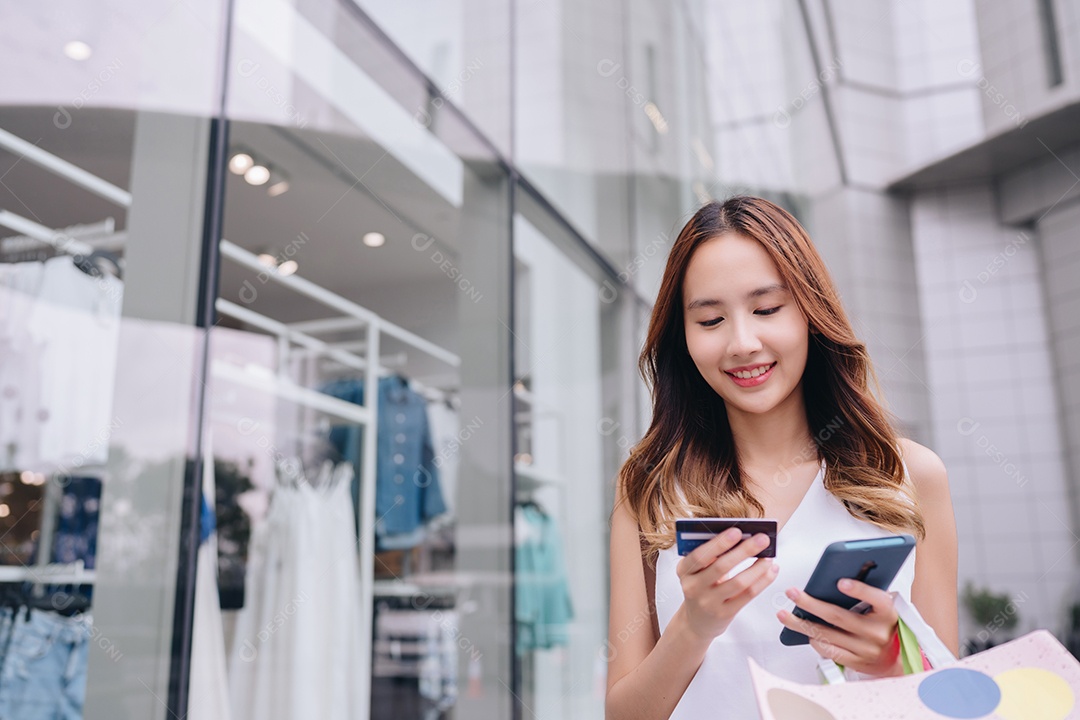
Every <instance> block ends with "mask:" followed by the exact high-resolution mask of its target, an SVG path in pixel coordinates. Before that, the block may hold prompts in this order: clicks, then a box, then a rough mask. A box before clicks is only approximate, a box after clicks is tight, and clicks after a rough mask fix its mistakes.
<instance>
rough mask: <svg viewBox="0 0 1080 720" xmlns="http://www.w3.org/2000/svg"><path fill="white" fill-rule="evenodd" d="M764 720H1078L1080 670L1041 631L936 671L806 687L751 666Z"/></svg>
mask: <svg viewBox="0 0 1080 720" xmlns="http://www.w3.org/2000/svg"><path fill="white" fill-rule="evenodd" d="M748 662H749V663H750V676H751V678H752V679H753V683H754V693H755V694H756V696H757V701H758V706H759V709H760V711H761V717H762V720H922V719H923V718H925V719H926V720H943V719H945V718H986V719H987V720H1066V719H1067V718H1080V707H1077V702H1076V698H1077V695H1078V694H1080V662H1077V660H1076V659H1075V658H1074V657H1073V656H1072V655H1071V654H1070V653H1069V651H1068V650H1066V649H1065V647H1064V646H1063V645H1062V644H1061V643H1060V642H1058V641H1057V639H1056V638H1055V637H1054V636H1053V635H1051V634H1050V633H1049V632H1048V631H1046V630H1036V631H1034V632H1031V633H1028V634H1027V635H1024V636H1023V637H1020V638H1017V639H1016V640H1012V641H1011V642H1008V643H1005V644H1003V645H999V646H998V647H995V648H991V649H990V650H985V651H983V652H981V653H978V654H976V655H971V656H969V657H966V658H963V659H962V660H959V661H957V662H955V663H954V664H949V665H946V666H944V667H938V668H937V669H934V670H928V671H926V672H922V673H917V674H914V675H906V676H904V677H896V678H882V679H877V680H862V681H859V682H841V683H839V684H832V685H805V684H801V683H795V682H790V681H788V680H784V679H782V678H779V677H776V676H775V675H773V674H771V673H769V672H768V671H766V670H764V669H762V668H761V666H759V665H758V664H757V663H755V662H754V661H753V660H752V659H751V660H749V661H748Z"/></svg>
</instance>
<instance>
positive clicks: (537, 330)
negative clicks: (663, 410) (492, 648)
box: [514, 191, 634, 717]
mask: <svg viewBox="0 0 1080 720" xmlns="http://www.w3.org/2000/svg"><path fill="white" fill-rule="evenodd" d="M517 198H518V199H517V202H516V203H515V207H516V208H517V209H518V214H517V215H515V217H514V267H515V270H514V292H515V298H514V320H515V322H514V327H515V332H514V368H515V371H514V378H515V384H514V399H515V413H514V418H515V423H514V427H515V440H516V444H515V455H514V470H515V477H514V488H515V493H514V502H515V522H514V544H515V560H516V564H515V582H514V586H515V618H516V625H517V637H516V638H515V646H516V660H517V667H518V682H519V685H518V687H519V690H518V694H519V697H520V700H521V703H522V706H523V707H524V708H525V710H526V711H527V712H528V713H530V714H532V715H535V716H536V717H600V716H602V715H603V712H604V692H605V687H606V686H605V682H606V673H607V652H606V649H607V645H606V633H607V592H608V591H607V588H608V582H607V547H608V540H607V538H608V515H609V513H610V511H611V506H612V501H613V492H612V489H613V487H614V485H613V483H611V482H609V479H610V478H613V477H614V473H615V468H616V467H617V466H616V463H617V462H618V461H619V459H620V458H619V457H616V455H617V454H618V451H619V448H620V446H621V447H622V448H623V449H625V448H626V447H628V445H629V438H630V437H632V436H633V434H634V433H633V430H632V429H630V428H632V427H633V423H632V422H630V423H629V424H628V423H627V417H624V415H626V414H627V413H629V412H630V408H629V407H628V406H632V404H633V402H632V396H629V399H630V402H629V403H628V402H627V401H626V399H627V397H628V396H626V395H624V394H623V393H622V391H621V390H622V389H621V388H620V387H619V383H618V377H619V373H618V371H617V368H618V367H619V364H620V360H624V359H625V358H626V357H627V356H629V354H630V353H632V350H630V349H629V348H627V347H626V346H625V344H624V343H623V342H621V340H620V338H622V337H625V334H624V333H625V331H624V329H623V328H622V327H621V325H620V323H621V321H622V320H623V313H624V312H625V303H622V302H611V301H610V300H609V299H608V297H607V294H606V293H605V292H603V288H604V287H605V285H604V282H603V281H605V280H608V281H610V278H608V277H607V275H606V273H604V272H603V271H602V270H601V269H600V268H599V267H598V266H597V264H596V263H595V261H590V260H589V259H587V258H585V257H583V255H584V253H582V252H580V244H579V243H577V242H576V240H575V239H572V238H571V236H570V235H569V233H568V232H567V231H566V228H565V226H562V225H560V224H559V223H558V222H557V221H556V220H555V219H554V218H553V217H552V216H551V215H549V214H547V213H546V212H545V211H544V210H542V209H541V208H540V206H539V205H538V204H537V203H536V202H534V201H533V199H532V198H531V197H530V196H529V195H528V194H527V193H525V192H520V191H519V192H518V194H517ZM628 350H629V352H628ZM608 451H616V452H610V453H609V452H608Z"/></svg>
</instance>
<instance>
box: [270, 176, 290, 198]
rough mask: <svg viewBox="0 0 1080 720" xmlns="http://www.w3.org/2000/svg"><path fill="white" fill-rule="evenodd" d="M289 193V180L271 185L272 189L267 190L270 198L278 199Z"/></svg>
mask: <svg viewBox="0 0 1080 720" xmlns="http://www.w3.org/2000/svg"><path fill="white" fill-rule="evenodd" d="M288 191H289V181H288V180H279V181H277V182H276V183H274V184H273V185H271V186H270V187H268V188H266V194H267V195H269V196H270V197H277V196H278V195H281V194H283V193H286V192H288Z"/></svg>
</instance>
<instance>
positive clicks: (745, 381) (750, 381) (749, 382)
mask: <svg viewBox="0 0 1080 720" xmlns="http://www.w3.org/2000/svg"><path fill="white" fill-rule="evenodd" d="M774 369H776V363H773V364H772V365H771V366H770V367H769V369H768V370H766V371H765V372H763V373H761V374H760V375H758V376H757V377H752V378H741V377H735V376H734V375H732V374H731V373H729V372H725V373H724V374H725V375H727V376H728V377H729V378H731V381H732V382H733V383H735V384H736V385H738V386H739V387H757V386H758V385H760V384H761V383H763V382H765V381H766V380H768V379H769V377H770V376H771V375H772V371H773V370H774Z"/></svg>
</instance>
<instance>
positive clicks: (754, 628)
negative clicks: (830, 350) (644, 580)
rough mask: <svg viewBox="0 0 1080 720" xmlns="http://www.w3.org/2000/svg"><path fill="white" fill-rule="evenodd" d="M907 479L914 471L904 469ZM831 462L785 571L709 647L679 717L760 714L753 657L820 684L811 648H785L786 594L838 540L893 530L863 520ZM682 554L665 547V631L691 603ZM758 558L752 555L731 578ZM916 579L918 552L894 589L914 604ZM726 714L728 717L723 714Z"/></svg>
mask: <svg viewBox="0 0 1080 720" xmlns="http://www.w3.org/2000/svg"><path fill="white" fill-rule="evenodd" d="M904 473H905V475H906V474H907V468H906V467H905V469H904ZM824 480H825V462H824V461H822V463H821V469H820V470H819V471H818V474H817V477H815V478H814V482H813V483H812V484H811V485H810V489H809V490H807V491H806V495H805V496H804V497H803V500H802V502H801V503H800V504H799V506H798V507H797V508H796V509H795V512H794V514H793V515H792V516H791V518H790V519H789V520H788V522H787V524H786V525H784V527H783V528H782V529H781V530H780V532H779V534H778V536H777V543H776V559H775V562H776V564H777V565H779V566H780V572H779V574H778V575H777V576H776V579H775V580H773V582H772V584H770V585H769V586H767V587H766V588H765V589H764V590H763V591H762V592H761V594H760V595H758V596H757V597H755V598H754V599H753V600H751V601H750V602H749V603H747V604H746V605H745V606H744V607H743V609H742V610H740V611H739V613H738V614H737V615H736V616H735V618H734V619H733V620H732V621H731V624H730V625H729V626H728V629H727V630H726V631H725V632H724V633H723V634H722V635H720V636H719V637H717V638H716V639H715V640H713V642H712V645H710V646H709V649H708V651H707V652H706V654H705V659H704V661H702V663H701V667H699V668H698V671H697V674H696V675H695V676H694V679H693V680H692V681H691V682H690V685H689V687H687V688H686V692H685V693H683V696H682V699H681V700H680V701H679V704H678V705H677V706H676V708H675V711H674V712H673V713H672V714H671V718H672V719H673V720H683V719H686V720H702V718H716V719H717V720H726V719H727V718H731V719H732V720H744V719H752V718H757V717H759V714H758V710H757V702H756V701H755V699H754V689H753V685H752V683H751V681H750V670H749V667H748V664H747V658H748V657H752V658H754V660H755V661H756V662H757V663H758V664H759V665H761V666H762V667H763V668H765V669H766V670H768V671H769V672H771V673H774V674H775V675H778V676H780V677H783V678H787V679H789V680H793V681H795V682H801V683H809V684H814V685H816V684H819V683H820V680H819V678H818V675H817V661H818V659H819V657H820V656H819V655H818V653H817V651H816V650H814V648H812V647H811V646H810V645H795V646H790V647H789V646H786V645H783V644H781V643H780V631H781V630H783V629H784V625H783V624H782V623H781V622H780V620H778V619H777V617H776V613H777V611H778V610H780V609H781V608H783V609H786V610H789V611H790V610H791V609H792V608H793V607H794V606H795V603H794V602H792V601H791V600H789V599H788V597H787V596H786V595H785V594H784V591H785V590H787V588H789V587H796V588H799V589H800V590H801V589H802V588H803V587H805V586H806V583H807V581H808V580H809V579H810V573H812V572H813V570H814V567H815V566H816V565H817V562H818V559H819V558H820V557H821V553H822V552H823V551H824V550H825V547H826V546H827V545H829V543H832V542H836V541H838V540H861V539H865V538H877V537H884V536H887V535H891V534H893V533H891V532H889V531H887V530H884V529H882V528H879V527H878V526H876V525H873V524H871V523H869V522H867V521H865V520H858V519H856V518H854V517H852V516H851V514H850V513H849V512H848V511H847V509H846V508H845V507H844V505H843V503H841V502H840V501H839V500H837V499H836V498H835V497H834V496H833V495H832V493H830V492H829V491H828V490H826V489H825V485H824ZM679 560H680V557H679V554H678V551H677V549H676V548H675V546H674V545H673V546H672V547H670V548H667V549H665V550H661V551H660V553H659V556H658V558H657V561H656V596H655V600H656V613H657V620H658V624H659V626H660V632H661V634H663V632H664V629H665V628H666V627H667V625H668V623H669V622H671V618H672V616H674V614H675V611H676V610H678V608H679V606H680V605H682V602H683V594H682V586H681V585H680V584H679V578H678V576H677V575H676V574H675V566H676V564H677V563H678V562H679ZM753 561H754V558H747V559H746V560H744V561H743V562H742V563H740V564H738V565H736V566H735V568H734V569H733V570H732V573H731V574H734V573H737V572H739V571H741V570H743V569H744V568H746V567H749V565H750V564H751V563H752V562H753ZM914 579H915V551H914V550H912V552H911V554H910V555H909V556H908V559H907V560H906V561H905V563H904V565H903V566H902V567H901V568H900V572H899V574H898V575H897V576H896V578H895V579H894V580H893V583H892V585H891V586H890V587H889V589H890V590H895V591H897V592H899V593H900V594H901V595H903V596H904V598H905V599H907V600H909V601H910V600H911V583H912V581H913V580H914ZM720 709H722V710H723V711H722V713H721V714H717V713H718V710H720Z"/></svg>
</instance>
